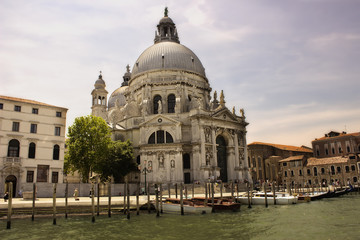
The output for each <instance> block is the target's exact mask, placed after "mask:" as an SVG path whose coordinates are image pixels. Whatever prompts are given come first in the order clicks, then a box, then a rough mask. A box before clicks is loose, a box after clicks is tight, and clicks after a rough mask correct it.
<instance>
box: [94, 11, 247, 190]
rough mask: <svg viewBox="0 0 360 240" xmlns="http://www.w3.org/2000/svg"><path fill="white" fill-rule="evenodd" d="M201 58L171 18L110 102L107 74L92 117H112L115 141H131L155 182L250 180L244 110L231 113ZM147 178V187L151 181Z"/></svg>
mask: <svg viewBox="0 0 360 240" xmlns="http://www.w3.org/2000/svg"><path fill="white" fill-rule="evenodd" d="M211 91H212V89H211V87H210V84H209V81H208V79H207V77H206V74H205V69H204V67H203V65H202V63H201V61H200V59H199V58H198V57H197V56H196V55H195V53H194V52H193V51H191V50H190V49H189V48H187V47H186V46H184V45H182V44H180V40H179V36H178V32H177V28H176V26H175V24H174V22H173V21H172V19H171V18H169V17H168V16H167V11H165V15H164V17H163V18H161V20H160V22H159V24H158V25H157V30H156V34H155V39H154V44H153V45H152V46H150V47H149V48H147V49H146V50H145V51H144V52H143V53H142V54H141V55H140V57H139V58H138V59H137V60H136V62H135V64H134V66H133V68H132V72H130V67H129V66H127V71H126V73H125V75H124V77H123V83H122V84H121V87H120V88H118V89H116V90H115V91H114V92H113V93H112V94H111V96H110V97H109V99H108V97H107V90H106V84H105V81H104V79H103V77H102V74H100V76H99V78H98V80H97V81H96V82H95V85H94V90H93V91H92V93H91V95H92V114H93V115H96V116H100V117H102V118H104V119H105V120H106V121H107V122H108V123H109V125H110V126H111V128H112V131H113V138H114V140H126V139H130V140H131V141H132V142H133V146H134V151H135V156H136V161H137V163H138V164H139V165H140V170H141V171H142V172H143V170H144V169H145V168H146V169H147V170H148V171H147V175H146V177H147V180H148V181H150V182H163V183H164V182H171V183H179V182H185V183H190V182H194V181H199V182H203V181H207V180H208V179H209V178H213V179H219V180H222V181H223V182H228V181H232V180H233V181H235V180H245V179H248V165H247V161H245V159H247V150H246V126H247V124H248V123H247V122H246V121H245V114H244V110H243V109H241V110H240V111H239V113H236V112H235V107H234V108H233V109H232V111H230V110H229V109H228V108H227V107H226V106H225V97H224V93H223V92H222V91H221V93H220V96H219V98H218V96H217V92H216V91H215V92H214V93H213V98H211V96H210V93H211ZM144 178H145V175H144V174H141V182H144V181H145V179H144Z"/></svg>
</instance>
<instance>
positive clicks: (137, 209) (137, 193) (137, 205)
mask: <svg viewBox="0 0 360 240" xmlns="http://www.w3.org/2000/svg"><path fill="white" fill-rule="evenodd" d="M139 194H140V183H137V187H136V215H139V214H140V206H139Z"/></svg>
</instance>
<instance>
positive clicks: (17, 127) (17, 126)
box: [12, 122, 20, 132]
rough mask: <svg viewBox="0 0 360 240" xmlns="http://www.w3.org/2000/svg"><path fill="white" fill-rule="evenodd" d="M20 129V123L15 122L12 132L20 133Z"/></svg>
mask: <svg viewBox="0 0 360 240" xmlns="http://www.w3.org/2000/svg"><path fill="white" fill-rule="evenodd" d="M19 129H20V123H19V122H13V125H12V130H13V132H18V131H19Z"/></svg>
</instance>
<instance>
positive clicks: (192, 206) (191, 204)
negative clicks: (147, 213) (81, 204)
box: [163, 198, 212, 214]
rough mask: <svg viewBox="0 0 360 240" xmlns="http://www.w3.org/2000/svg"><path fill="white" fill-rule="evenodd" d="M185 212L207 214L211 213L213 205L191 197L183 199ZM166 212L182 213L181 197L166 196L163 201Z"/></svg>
mask: <svg viewBox="0 0 360 240" xmlns="http://www.w3.org/2000/svg"><path fill="white" fill-rule="evenodd" d="M183 208H184V214H205V213H211V212H212V207H211V206H207V205H206V206H205V205H204V204H199V203H197V202H196V201H193V200H191V199H183ZM163 212H164V213H180V212H181V205H180V199H177V198H166V199H165V201H164V202H163Z"/></svg>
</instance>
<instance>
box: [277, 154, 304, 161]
mask: <svg viewBox="0 0 360 240" xmlns="http://www.w3.org/2000/svg"><path fill="white" fill-rule="evenodd" d="M303 158H304V155H298V156H292V157H288V158H285V159H282V160H280V161H279V162H290V161H296V160H302V159H303Z"/></svg>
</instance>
